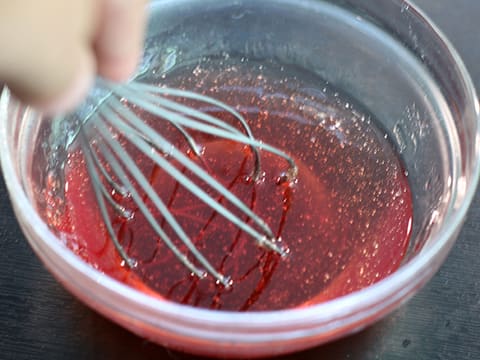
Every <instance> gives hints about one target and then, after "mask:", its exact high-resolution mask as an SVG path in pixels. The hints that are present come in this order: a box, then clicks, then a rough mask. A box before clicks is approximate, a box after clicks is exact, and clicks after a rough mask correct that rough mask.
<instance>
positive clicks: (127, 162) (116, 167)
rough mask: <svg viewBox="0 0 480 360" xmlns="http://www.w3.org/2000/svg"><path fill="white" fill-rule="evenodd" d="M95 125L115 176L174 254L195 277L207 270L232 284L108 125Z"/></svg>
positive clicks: (98, 123) (203, 274)
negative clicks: (160, 218) (201, 249)
mask: <svg viewBox="0 0 480 360" xmlns="http://www.w3.org/2000/svg"><path fill="white" fill-rule="evenodd" d="M96 120H97V119H96ZM95 125H96V127H97V129H98V131H99V133H100V134H101V135H102V137H103V139H104V140H105V143H106V144H107V145H108V147H110V148H111V150H109V149H108V148H107V147H106V146H105V145H104V144H103V143H101V144H99V146H100V147H101V149H100V151H101V153H102V154H103V156H104V157H105V160H106V161H107V162H108V164H109V166H111V167H112V170H113V172H114V173H115V174H116V176H117V177H118V178H119V179H121V182H122V184H123V186H124V187H125V188H126V189H128V193H129V195H130V196H131V197H132V199H133V200H134V202H135V204H136V205H137V206H138V208H139V210H140V211H141V212H142V214H143V215H144V216H145V218H146V220H147V221H148V223H149V224H150V226H152V228H153V229H154V230H155V232H156V233H157V234H158V235H159V236H160V238H161V239H162V241H164V242H165V244H166V245H167V246H168V248H169V249H170V250H171V251H172V252H173V253H174V254H175V256H176V257H177V258H178V259H180V261H181V262H182V263H183V264H184V265H185V266H186V267H187V268H188V269H189V270H190V271H191V272H192V273H194V274H195V275H196V276H198V277H200V278H203V277H205V276H206V272H208V273H209V274H211V275H212V276H214V277H215V279H216V280H217V281H218V282H220V283H221V284H222V285H224V286H225V287H228V286H229V285H230V280H229V279H228V278H227V277H225V276H224V275H222V274H220V273H219V272H217V271H216V270H215V268H214V267H213V266H212V265H211V264H210V263H209V262H208V260H207V259H206V258H205V257H204V256H203V255H202V254H201V253H200V252H199V251H198V249H197V248H196V247H195V245H194V244H193V243H192V242H191V240H190V238H189V237H188V236H187V235H186V234H185V232H184V231H183V229H182V227H181V226H180V225H179V224H178V222H177V221H176V219H175V217H174V216H173V215H172V213H171V212H170V210H169V209H168V207H167V206H166V205H165V204H164V203H163V201H162V200H161V199H160V197H159V196H158V194H157V193H156V192H155V190H154V189H153V188H152V187H151V185H150V183H149V182H148V180H147V179H146V178H145V176H144V175H143V174H142V173H141V171H140V169H139V168H138V167H137V165H136V164H135V162H134V160H133V159H132V158H131V157H130V156H129V155H128V154H127V152H126V151H125V150H124V149H123V148H122V146H121V145H120V144H119V143H118V141H117V140H115V139H114V138H113V137H111V133H110V132H109V129H107V128H106V126H105V125H104V124H103V123H101V122H100V121H97V122H95ZM113 153H115V154H116V156H114V155H113ZM116 158H120V159H121V161H122V163H123V164H124V166H125V168H126V169H128V171H129V172H130V173H131V174H133V176H134V177H135V181H136V182H137V183H138V185H139V186H140V188H141V189H142V191H144V192H145V193H146V195H147V196H148V198H149V199H150V200H151V201H152V203H153V204H154V205H155V208H156V209H157V210H158V211H159V212H160V213H161V215H162V216H163V217H164V218H165V219H166V221H167V222H168V224H169V225H170V226H171V228H172V229H173V230H174V231H175V233H176V235H177V236H178V237H179V238H180V239H181V241H182V243H183V244H185V245H186V247H187V248H188V250H189V251H190V252H191V253H192V254H193V256H194V258H195V259H196V260H197V261H198V262H199V263H200V264H201V265H202V266H203V267H204V268H205V270H203V269H200V268H199V267H197V266H195V265H194V264H193V263H192V262H191V261H190V260H189V259H188V257H187V256H186V255H185V254H184V253H183V252H182V251H181V250H180V249H179V248H178V247H177V246H176V245H175V244H174V243H173V241H172V240H171V238H170V237H169V236H168V235H167V234H166V232H165V231H164V230H163V229H162V227H161V226H160V225H159V223H158V221H157V220H156V219H155V217H154V215H153V214H152V212H151V211H150V210H149V209H148V207H147V205H146V204H145V202H144V201H143V200H142V197H141V195H140V194H139V192H138V191H137V190H136V188H135V186H134V185H133V184H132V183H131V181H130V180H129V178H128V175H127V173H126V172H125V171H124V170H123V168H122V166H121V165H120V163H119V161H118V160H117V159H116Z"/></svg>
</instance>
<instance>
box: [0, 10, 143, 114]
mask: <svg viewBox="0 0 480 360" xmlns="http://www.w3.org/2000/svg"><path fill="white" fill-rule="evenodd" d="M146 2H147V0H0V83H1V82H5V83H6V84H7V85H8V87H9V88H10V89H11V90H12V92H13V93H14V94H15V95H16V96H17V97H18V98H19V99H20V100H22V101H23V102H25V103H27V104H30V105H33V106H35V107H37V108H38V109H39V110H43V111H45V112H48V113H55V112H63V111H67V110H70V109H72V108H73V107H74V106H75V105H77V104H78V103H79V102H80V101H81V100H82V98H83V97H84V96H85V95H86V93H87V91H88V89H89V88H90V86H91V85H92V83H93V80H94V77H95V75H97V74H98V75H100V76H103V77H105V78H107V79H109V80H112V81H124V80H127V79H128V78H129V77H130V76H131V75H132V73H133V72H134V70H135V67H136V65H137V62H138V59H139V58H140V54H141V50H142V46H143V44H142V43H143V41H142V40H143V32H144V23H145V5H146ZM0 88H1V87H0Z"/></svg>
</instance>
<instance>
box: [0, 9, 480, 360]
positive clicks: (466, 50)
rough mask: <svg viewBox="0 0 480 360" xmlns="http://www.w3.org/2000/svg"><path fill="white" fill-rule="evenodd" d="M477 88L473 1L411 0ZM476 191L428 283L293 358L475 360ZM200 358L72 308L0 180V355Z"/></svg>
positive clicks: (478, 340)
mask: <svg viewBox="0 0 480 360" xmlns="http://www.w3.org/2000/svg"><path fill="white" fill-rule="evenodd" d="M417 3H418V4H419V5H420V6H421V7H422V8H423V9H424V10H425V11H426V12H427V14H429V15H430V16H431V17H432V18H433V20H434V21H435V22H436V23H437V24H438V25H439V27H440V28H441V29H442V30H443V31H444V32H445V33H446V34H447V36H448V37H449V38H450V40H451V41H452V42H453V44H454V45H455V47H456V48H457V50H458V51H459V52H460V54H461V56H462V57H463V59H464V61H465V64H466V65H467V68H468V70H469V71H470V73H471V75H472V78H473V80H474V82H475V84H476V86H477V89H480V46H479V43H480V40H479V38H480V37H479V29H480V24H479V21H478V17H479V15H480V1H478V0H456V1H453V0H418V1H417ZM479 273H480V191H479V192H478V193H477V197H476V199H475V202H474V204H473V207H472V209H471V211H470V214H469V217H468V220H467V222H466V224H465V226H464V229H463V231H462V233H461V236H460V238H459V240H458V242H457V243H456V245H455V247H454V249H453V251H452V252H451V254H450V256H449V258H448V260H447V262H446V263H445V264H444V266H443V267H442V268H441V270H440V271H439V273H438V274H437V275H436V276H435V278H434V279H433V280H432V281H431V282H430V283H429V284H428V285H427V286H426V287H425V288H424V289H423V290H422V291H421V292H420V293H419V294H418V295H416V296H415V297H414V298H413V299H412V300H411V301H410V302H408V303H407V304H406V305H404V306H403V307H401V308H400V309H399V310H397V311H395V312H394V313H393V314H391V315H390V316H388V317H387V318H386V319H384V320H382V321H381V322H379V323H377V324H375V325H374V326H372V327H370V328H368V329H367V330H365V331H363V332H361V333H359V334H356V335H354V336H351V337H348V338H346V339H342V340H340V341H337V342H334V343H331V344H328V345H326V346H322V347H319V348H315V349H311V350H308V351H305V352H302V353H298V354H294V355H289V356H285V357H281V358H279V359H283V360H287V359H288V360H294V359H307V360H308V359H312V360H313V359H388V360H389V359H392V360H393V359H416V360H421V359H439V360H440V359H442V360H443V359H458V360H461V359H480V280H479V279H480V278H479V276H478V274H479ZM130 358H134V359H181V360H199V359H200V358H198V357H193V356H188V355H182V354H178V353H173V352H170V351H168V350H165V349H163V348H161V347H158V346H156V345H153V344H150V343H148V342H146V341H144V340H142V339H140V338H137V337H136V336H134V335H131V334H130V333H128V332H127V331H125V330H123V329H121V328H119V327H117V326H116V325H114V324H112V323H110V322H109V321H108V320H105V319H103V318H102V317H100V316H98V315H97V314H95V313H94V312H93V311H91V310H90V309H88V308H87V307H85V306H84V305H82V304H81V303H79V302H78V301H77V300H76V299H74V298H73V297H72V296H71V295H69V294H68V293H67V292H66V291H65V290H63V288H62V287H61V286H60V285H59V284H58V283H57V282H56V281H55V280H54V279H53V278H52V277H51V276H50V275H49V274H48V273H47V271H46V270H45V269H44V268H43V267H42V265H41V264H40V263H39V261H38V260H37V259H36V257H35V256H34V255H33V253H32V251H31V249H30V248H29V246H28V245H27V243H26V242H25V240H24V238H23V235H22V234H21V232H20V230H19V228H18V225H17V223H16V220H15V218H14V216H13V214H12V211H11V208H10V205H9V201H8V198H7V195H6V191H5V186H4V184H3V181H2V180H0V359H2V360H3V359H52V360H54V359H130Z"/></svg>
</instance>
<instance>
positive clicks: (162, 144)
mask: <svg viewBox="0 0 480 360" xmlns="http://www.w3.org/2000/svg"><path fill="white" fill-rule="evenodd" d="M100 83H101V84H102V86H103V88H104V90H103V91H101V92H100V93H101V95H102V96H101V101H100V102H99V104H98V105H97V106H96V107H93V108H92V103H91V102H89V103H88V104H87V105H88V107H87V115H86V116H85V117H83V116H82V113H80V114H79V116H77V118H76V119H84V120H83V121H81V123H80V130H79V132H78V134H80V138H81V144H82V150H83V152H84V154H85V155H84V156H85V161H86V165H87V170H88V172H89V174H90V178H91V182H92V185H93V189H94V194H95V197H96V198H97V202H98V205H99V209H100V214H101V216H102V218H103V221H104V223H105V226H106V229H107V232H108V234H109V236H110V238H111V239H112V241H113V244H114V246H115V248H116V249H117V251H118V253H119V255H120V257H121V258H122V259H123V260H124V261H125V263H126V264H127V265H128V266H130V267H135V266H136V264H137V263H136V260H135V259H133V258H131V257H130V256H129V255H128V254H127V252H126V251H125V249H124V247H123V246H122V244H121V243H120V241H119V239H118V237H117V235H116V234H115V230H114V228H113V223H112V219H111V218H110V216H111V215H110V214H111V211H109V209H108V206H107V205H109V206H111V207H112V208H113V210H114V211H115V212H117V213H119V214H120V215H121V216H123V217H125V218H127V219H128V218H129V216H131V214H133V211H129V209H127V208H125V206H123V205H122V204H121V201H120V200H119V199H118V198H117V197H114V196H113V194H119V195H120V196H121V198H125V197H127V196H128V197H129V198H130V199H131V200H132V201H133V204H134V206H135V207H136V209H135V211H136V210H139V211H140V213H141V214H143V216H144V217H145V219H146V220H147V222H148V224H149V225H150V226H151V227H152V229H153V230H154V231H155V232H156V234H157V235H158V239H157V241H162V242H163V243H165V244H166V246H167V247H168V248H169V249H170V250H171V251H172V253H173V254H174V255H175V256H176V257H177V258H178V259H179V260H180V262H181V263H182V264H183V265H184V266H185V267H186V268H188V269H189V270H190V271H191V272H192V273H193V274H195V275H196V276H198V277H200V278H203V277H205V276H207V274H210V275H211V276H213V277H214V278H215V279H216V281H217V282H218V283H219V284H222V285H223V286H225V287H226V288H228V287H229V286H231V279H230V278H229V277H228V276H225V275H224V274H222V273H220V272H218V271H217V270H216V269H215V268H214V266H213V265H212V264H211V263H210V262H209V261H208V260H207V259H206V257H205V256H204V255H203V254H202V253H201V252H200V251H199V250H198V248H197V247H196V245H195V244H194V243H193V242H192V240H191V239H190V238H189V236H188V235H187V234H186V232H185V230H184V229H183V227H182V226H181V225H180V223H179V222H178V220H177V219H176V217H175V216H174V215H173V213H172V212H171V210H170V209H169V207H168V206H167V205H166V204H165V203H164V202H163V200H162V199H161V198H160V195H159V194H158V193H157V192H156V190H155V189H154V188H153V186H152V185H151V184H150V182H149V181H148V179H147V178H146V177H145V175H144V174H143V173H142V171H141V170H140V168H139V167H138V165H137V164H136V161H135V160H134V159H133V158H132V157H131V156H130V154H129V153H128V152H127V150H126V149H125V148H124V147H123V141H124V140H125V141H128V142H129V143H130V144H133V145H134V147H135V148H136V149H137V150H139V151H140V153H141V154H143V155H145V156H147V158H149V159H150V160H152V161H153V164H154V165H155V166H158V167H159V168H160V169H162V170H163V171H164V172H165V173H166V174H168V175H169V176H171V177H172V178H174V179H175V181H176V182H177V183H178V184H179V185H180V186H182V187H183V188H184V189H186V190H187V191H189V192H190V193H191V194H193V195H194V196H195V197H196V198H198V199H199V200H201V201H202V202H203V203H205V204H206V205H207V206H208V207H209V208H211V209H212V210H214V211H215V212H216V213H217V214H219V215H220V216H222V217H224V218H225V219H226V220H228V221H229V222H230V223H232V224H233V225H234V226H235V227H237V228H238V229H240V230H242V231H243V232H244V233H246V234H248V235H249V236H250V237H252V238H253V239H254V240H255V241H256V243H257V244H258V245H259V246H262V247H264V248H267V249H269V250H273V251H275V252H277V253H278V254H280V255H282V256H283V255H285V254H286V253H287V252H288V250H287V249H286V248H284V247H283V246H281V244H280V239H279V238H276V236H275V235H274V233H273V232H272V230H271V229H270V227H269V226H268V224H267V223H266V222H265V221H264V220H263V219H262V218H261V217H259V216H258V215H257V214H255V212H254V211H253V209H251V208H250V207H248V206H247V205H246V204H245V203H244V202H243V201H241V200H240V199H239V198H238V197H237V196H236V195H234V194H233V193H232V192H231V191H230V190H228V189H227V188H226V187H225V186H224V185H223V184H221V183H220V182H219V181H218V180H216V179H215V178H214V177H212V175H211V174H209V173H208V171H207V170H206V169H204V168H203V167H202V166H200V165H199V164H197V163H196V162H195V161H194V160H192V159H191V158H190V157H189V156H187V155H186V154H185V153H184V151H181V150H180V149H178V148H177V147H176V146H175V145H174V144H173V143H171V142H170V141H169V140H167V139H166V138H165V137H164V136H162V134H161V133H159V132H158V131H157V130H156V129H154V128H153V127H152V126H150V125H149V124H148V123H147V122H146V121H144V119H141V118H139V116H138V115H137V114H136V113H135V112H134V109H135V108H140V109H141V111H142V113H150V114H152V115H154V116H155V117H156V118H158V120H159V121H164V122H166V123H169V124H171V125H172V126H173V127H174V128H175V129H176V130H177V131H178V132H179V134H180V135H181V136H182V137H183V138H184V139H185V141H186V143H187V144H188V146H189V147H190V149H191V150H192V151H193V154H194V155H195V156H197V158H198V159H199V160H201V159H202V158H201V156H202V154H201V150H200V147H199V146H198V144H197V143H196V141H195V139H194V137H193V136H192V134H194V133H195V132H199V133H203V134H206V135H211V136H214V137H219V138H222V139H227V140H232V141H234V142H237V143H240V144H244V145H246V146H249V147H250V148H251V150H252V154H253V160H254V168H253V172H252V174H251V176H252V177H253V180H254V181H258V180H259V177H260V173H261V159H260V151H267V152H270V153H272V154H275V155H277V156H279V157H281V158H283V159H284V160H286V162H287V163H288V165H289V169H288V171H287V172H286V174H285V175H287V177H288V178H289V180H294V179H295V178H296V175H297V167H296V164H295V162H294V160H293V159H292V158H291V157H290V156H288V155H287V154H286V153H285V152H283V151H282V150H280V149H277V148H276V147H273V146H270V145H268V144H264V143H262V142H261V141H258V140H257V139H255V138H254V136H253V134H252V131H251V129H250V127H249V125H248V123H247V121H246V120H245V118H243V116H242V115H241V114H240V113H239V112H238V111H236V110H235V109H233V108H232V107H230V106H228V105H226V104H224V103H222V102H220V101H218V100H215V99H212V98H210V97H208V96H204V95H201V94H197V93H193V92H190V91H186V90H180V89H171V88H161V87H156V86H153V85H148V84H141V83H138V82H131V83H129V84H128V85H113V84H110V83H108V82H105V81H100ZM166 96H168V97H182V98H184V99H187V100H189V101H190V100H193V101H195V102H200V103H201V104H202V106H203V107H200V109H205V105H207V107H208V110H207V111H208V112H203V111H200V110H198V109H194V108H192V107H189V106H187V105H184V104H180V103H177V102H175V101H173V100H171V98H167V97H166ZM217 111H224V112H226V113H228V114H230V115H229V116H230V117H229V123H227V122H226V121H223V120H221V119H219V118H216V117H215V116H212V115H211V114H210V113H209V112H211V113H214V112H217ZM84 113H85V112H84ZM232 120H233V121H236V122H238V124H239V127H240V129H239V128H237V127H235V126H233V125H232ZM87 123H91V124H92V126H93V127H94V129H96V130H97V132H98V137H95V138H94V141H93V142H92V143H90V142H89V141H88V136H87V133H86V131H87V130H86V129H85V125H86V124H87ZM238 124H237V125H238ZM112 130H113V132H112ZM175 164H177V165H175ZM201 164H203V165H204V166H205V163H201ZM177 166H182V167H183V168H182V171H180V170H179V168H177ZM184 171H188V174H189V175H188V176H187V175H186V174H185V172H184ZM193 179H196V180H197V181H200V182H201V184H202V186H203V185H205V186H206V187H207V188H208V189H209V191H208V192H207V190H206V189H204V188H202V187H200V186H199V185H198V183H196V182H194V181H193ZM132 180H133V182H132ZM107 186H108V187H109V188H107ZM211 191H213V192H214V193H215V194H217V195H216V196H217V198H214V197H213V196H212V195H211V194H210V193H209V192H211ZM140 193H141V194H140ZM145 199H148V202H149V205H147V203H146V202H145ZM227 204H229V207H227ZM151 206H153V211H152V209H150V207H151ZM234 209H235V210H236V212H237V211H238V213H239V215H237V214H235V213H234V212H233V210H234ZM155 214H160V215H161V216H162V217H163V220H162V221H163V222H162V224H163V225H164V224H165V223H166V224H168V225H169V226H170V228H171V230H172V231H173V234H174V235H175V237H176V241H173V240H172V238H171V237H170V236H169V234H167V232H166V231H165V229H163V225H160V223H159V222H158V221H157V219H156V215H155ZM180 246H181V247H182V248H180ZM183 247H185V248H186V249H188V252H187V253H184V252H183V250H182V249H183ZM191 258H193V259H194V261H192V260H191Z"/></svg>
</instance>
